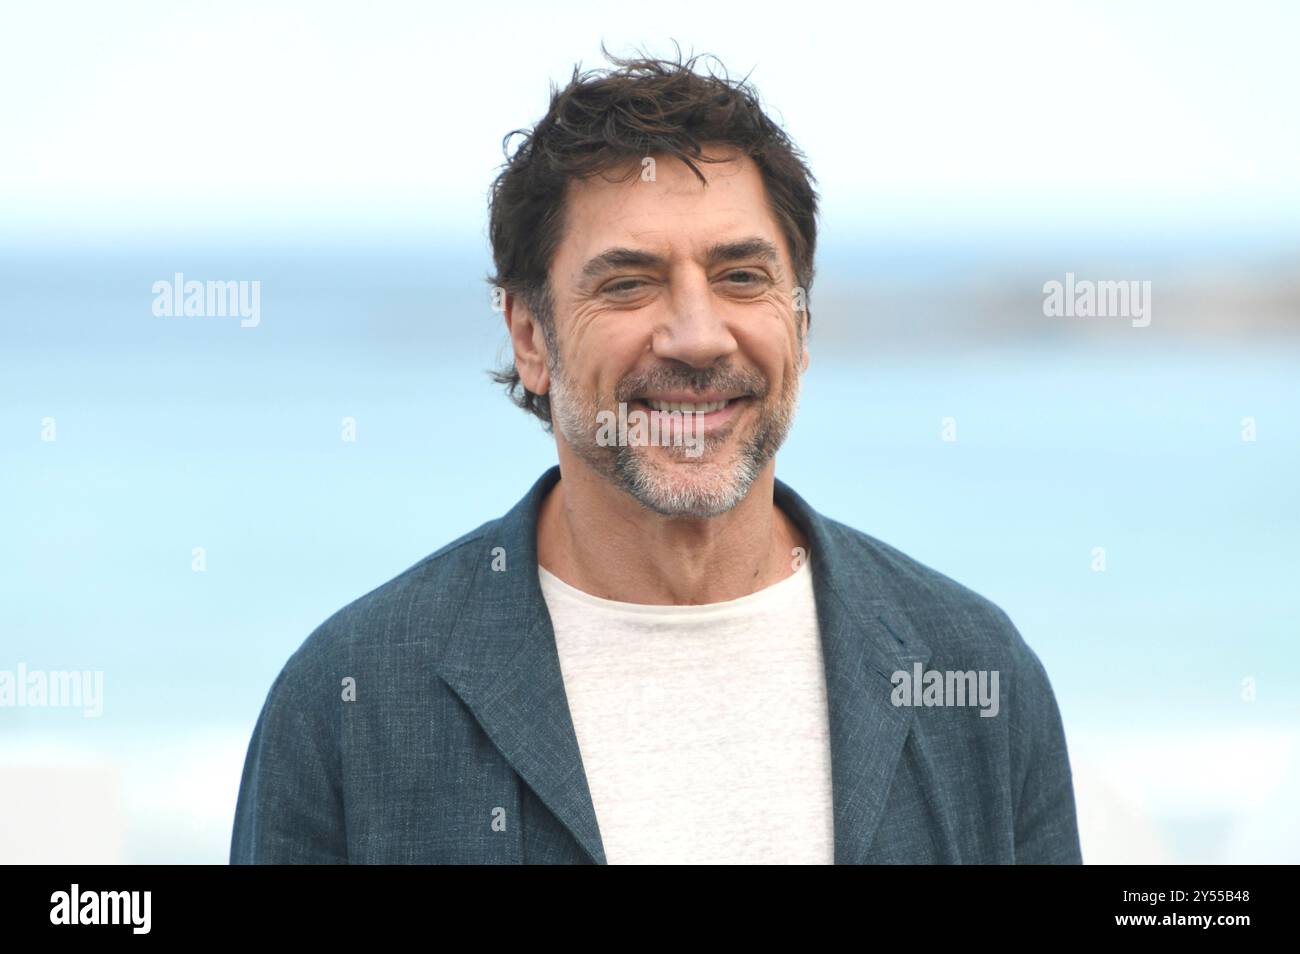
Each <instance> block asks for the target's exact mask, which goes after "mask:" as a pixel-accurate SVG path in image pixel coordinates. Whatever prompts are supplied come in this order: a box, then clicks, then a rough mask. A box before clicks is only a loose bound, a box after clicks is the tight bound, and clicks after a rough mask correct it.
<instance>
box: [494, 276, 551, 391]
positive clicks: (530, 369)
mask: <svg viewBox="0 0 1300 954" xmlns="http://www.w3.org/2000/svg"><path fill="white" fill-rule="evenodd" d="M505 314H506V330H507V331H508V332H509V333H510V344H511V345H512V347H513V348H514V352H515V370H516V371H518V372H519V380H520V381H522V382H523V385H524V387H526V388H527V389H528V390H530V391H532V392H533V393H534V394H545V393H546V392H547V391H549V390H550V389H551V373H550V364H549V363H548V361H547V353H546V335H545V333H544V332H543V331H542V326H541V325H540V324H539V323H538V321H537V319H536V318H535V317H534V315H533V313H532V312H531V311H530V310H529V308H528V306H527V305H525V304H524V302H523V300H522V299H521V298H520V297H519V296H518V295H516V294H515V293H514V292H510V293H508V294H507V295H506V309H505Z"/></svg>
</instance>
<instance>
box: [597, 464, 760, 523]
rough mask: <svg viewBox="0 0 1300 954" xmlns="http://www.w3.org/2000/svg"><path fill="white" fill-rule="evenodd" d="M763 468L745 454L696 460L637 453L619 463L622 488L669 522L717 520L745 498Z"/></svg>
mask: <svg viewBox="0 0 1300 954" xmlns="http://www.w3.org/2000/svg"><path fill="white" fill-rule="evenodd" d="M759 470H761V465H760V466H754V465H753V463H751V462H750V461H749V460H747V459H746V458H745V456H744V455H742V454H735V455H732V456H731V458H730V459H729V460H721V461H719V460H692V459H690V458H679V457H668V456H666V455H663V454H662V453H656V454H655V455H653V456H651V455H648V454H643V453H639V452H638V453H633V454H629V455H627V456H626V457H624V458H623V459H622V460H620V461H619V467H618V474H619V477H620V483H621V484H622V486H623V489H624V490H626V491H627V492H628V493H630V494H631V495H632V496H633V497H635V498H636V500H637V501H638V502H639V503H640V504H641V505H642V506H643V507H645V508H646V509H648V510H653V511H654V512H655V513H658V514H662V515H664V516H668V517H717V516H721V515H722V514H724V513H726V512H727V511H729V510H731V509H732V508H733V507H735V506H736V505H737V504H738V503H740V502H741V501H742V500H744V499H745V497H746V495H747V494H748V493H749V488H750V487H751V486H753V483H754V478H755V477H757V476H758V472H759Z"/></svg>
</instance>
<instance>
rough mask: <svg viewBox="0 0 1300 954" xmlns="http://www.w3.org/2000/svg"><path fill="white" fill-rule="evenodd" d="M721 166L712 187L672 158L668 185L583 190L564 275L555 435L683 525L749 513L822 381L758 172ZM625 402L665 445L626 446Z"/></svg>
mask: <svg viewBox="0 0 1300 954" xmlns="http://www.w3.org/2000/svg"><path fill="white" fill-rule="evenodd" d="M712 155H728V156H730V157H731V161H728V162H726V163H708V164H704V163H701V164H699V168H700V170H701V172H703V174H704V175H705V176H706V177H707V178H708V180H709V185H708V188H705V187H704V185H703V184H702V183H701V182H700V181H699V179H698V178H696V176H695V175H694V173H692V172H691V171H690V170H689V169H688V168H687V167H686V166H685V164H683V163H681V162H680V161H678V160H675V159H672V158H668V157H665V158H662V159H660V160H659V161H658V162H657V165H656V167H655V169H654V180H653V181H649V180H648V177H647V176H645V175H643V174H640V168H639V167H638V170H637V171H638V175H636V176H635V177H633V178H631V179H629V180H628V181H623V182H620V181H610V180H611V179H614V178H615V176H609V177H608V178H605V177H600V176H597V177H595V178H592V179H589V180H586V181H583V182H575V183H573V184H571V186H570V190H569V194H568V199H567V203H566V209H565V212H566V214H565V223H564V237H563V241H562V244H561V245H560V247H559V249H558V250H557V252H556V256H555V258H554V260H553V262H552V264H551V271H550V276H551V288H552V301H553V303H554V314H553V321H554V323H555V325H554V334H553V335H552V339H553V340H554V341H555V343H556V345H557V346H558V348H556V349H552V350H551V352H550V354H549V357H548V364H549V370H550V391H549V394H550V402H551V415H552V420H553V422H554V424H555V428H556V430H557V432H558V433H559V434H560V436H561V438H562V439H563V440H564V441H566V442H567V443H568V445H569V447H570V448H571V450H572V451H573V453H574V454H576V455H577V457H578V458H579V459H580V460H582V461H583V462H584V463H585V464H586V465H588V466H589V467H591V468H592V470H594V471H595V472H596V473H598V474H600V475H602V476H604V477H605V478H606V479H608V480H610V481H612V482H613V483H614V484H615V485H617V486H619V487H621V488H622V489H624V490H626V491H627V492H628V493H630V494H631V495H632V496H633V497H635V498H636V499H637V500H638V501H640V503H641V504H642V505H644V506H645V507H647V508H649V509H650V510H653V511H655V512H657V513H661V514H665V515H671V516H689V517H709V516H716V515H718V514H721V513H725V512H726V511H728V510H730V509H731V508H732V507H734V506H735V505H736V504H738V503H739V502H740V501H741V500H743V499H744V497H745V495H746V494H747V493H748V491H749V488H750V486H751V484H752V483H753V481H754V479H755V478H756V477H757V476H758V474H759V473H760V472H761V471H762V469H763V468H764V467H765V466H766V465H767V464H768V462H769V461H771V460H772V458H773V456H774V455H775V453H776V451H777V448H779V447H780V446H781V443H782V442H783V441H784V440H785V436H786V434H787V432H788V430H789V427H790V424H791V421H792V420H793V417H794V412H795V407H796V405H797V403H798V396H799V379H800V375H801V373H802V371H803V370H804V368H806V367H807V354H806V351H805V350H804V347H803V338H804V331H805V325H804V319H805V314H806V312H802V311H801V312H796V311H795V309H794V304H793V291H794V272H793V265H792V262H791V260H790V256H789V251H788V249H787V248H786V245H785V241H784V239H783V237H782V235H781V231H780V228H779V226H778V225H777V222H776V219H775V218H774V217H773V215H772V213H771V212H770V211H769V209H768V204H767V197H766V193H765V189H764V186H763V181H762V177H761V176H760V174H759V171H758V168H757V167H756V166H755V165H754V163H753V162H752V161H751V160H750V159H749V158H748V157H745V156H743V155H741V154H739V153H735V152H727V151H718V152H713V153H712ZM622 171H624V170H622V169H619V170H615V172H617V173H621V172H622ZM557 352H558V353H557ZM620 403H622V404H625V405H626V411H625V415H626V417H628V418H630V419H631V420H633V421H635V420H637V418H638V417H639V416H640V415H644V416H643V417H641V418H640V419H641V421H642V423H643V424H646V425H648V426H647V427H646V429H645V430H644V431H642V432H641V433H642V434H643V435H644V434H646V433H649V434H656V433H657V434H658V435H660V436H659V439H658V440H657V441H656V442H654V443H650V442H647V441H644V440H641V441H637V440H635V439H634V440H632V441H630V442H628V443H623V444H620V443H618V442H617V441H616V442H613V443H611V442H610V441H609V439H608V438H609V433H610V431H609V429H608V427H606V428H605V429H604V430H603V432H602V426H601V425H602V421H603V422H604V423H605V424H606V425H608V422H609V421H610V420H611V417H612V418H614V419H617V418H618V415H619V405H620ZM682 404H685V405H686V407H684V408H683V407H681V405H682ZM701 410H703V411H704V412H705V413H703V415H701V414H700V413H699V412H700V411H701ZM674 411H677V412H678V413H676V414H674V413H672V412H674ZM601 412H606V414H604V415H602V413H601ZM682 412H685V413H682ZM683 427H684V428H686V430H685V432H683V433H678V431H679V430H680V429H681V428H683ZM602 434H603V436H602ZM632 436H633V437H635V433H633V435H632Z"/></svg>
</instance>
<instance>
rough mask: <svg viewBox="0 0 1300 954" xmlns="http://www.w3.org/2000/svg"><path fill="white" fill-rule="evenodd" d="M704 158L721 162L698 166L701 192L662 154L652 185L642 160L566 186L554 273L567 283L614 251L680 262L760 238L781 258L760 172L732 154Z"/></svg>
mask: <svg viewBox="0 0 1300 954" xmlns="http://www.w3.org/2000/svg"><path fill="white" fill-rule="evenodd" d="M705 155H706V156H708V157H711V158H712V157H716V158H723V159H725V160H726V161H723V162H701V161H698V160H697V161H696V167H697V168H698V169H699V170H700V172H701V173H702V174H703V176H704V177H705V179H706V180H707V181H708V186H707V188H706V187H705V185H704V183H702V182H700V180H699V178H698V177H697V176H696V175H695V173H693V172H692V171H691V170H690V169H689V168H687V166H686V164H685V163H684V162H682V161H681V160H679V159H677V158H675V157H672V156H666V155H665V156H655V157H654V159H655V162H654V166H653V170H654V179H653V180H649V179H647V178H646V177H645V175H644V174H643V171H642V170H643V168H644V166H643V165H642V163H641V162H640V161H636V160H630V161H628V162H626V163H623V164H621V165H619V166H616V167H614V168H612V169H611V170H609V171H607V172H605V173H603V174H600V175H596V176H592V177H590V178H588V179H582V180H574V181H572V182H570V184H569V188H568V192H567V195H566V199H565V211H564V235H563V238H562V240H561V242H560V246H559V248H558V249H557V250H556V258H555V263H554V264H555V266H556V270H557V271H559V272H560V273H561V274H563V275H566V276H568V277H570V278H572V277H574V276H575V275H576V270H577V269H579V268H580V267H581V265H582V263H583V262H584V261H586V260H587V259H588V258H589V257H591V256H593V255H596V254H598V253H599V252H601V251H602V250H603V249H605V248H607V247H609V246H614V245H618V246H628V247H634V248H644V249H646V250H653V251H658V252H661V253H664V254H667V255H670V256H682V255H692V254H696V253H699V252H702V251H703V250H705V249H706V248H709V247H712V246H714V245H716V244H717V243H718V242H720V241H726V240H729V239H735V238H741V237H752V236H758V237H762V238H766V239H768V240H769V241H771V242H772V244H773V245H775V246H776V247H777V248H778V249H781V250H782V253H783V254H784V253H785V250H786V247H785V242H784V241H783V240H782V235H781V231H780V227H779V225H778V223H777V220H776V217H775V216H774V215H773V214H772V211H771V209H770V207H769V204H768V196H767V189H766V187H765V186H764V184H763V177H762V174H761V173H760V172H759V169H758V166H757V165H756V164H755V163H754V161H753V160H752V159H750V158H749V157H748V156H746V155H744V154H743V153H740V152H738V151H735V150H727V149H710V150H706V151H705Z"/></svg>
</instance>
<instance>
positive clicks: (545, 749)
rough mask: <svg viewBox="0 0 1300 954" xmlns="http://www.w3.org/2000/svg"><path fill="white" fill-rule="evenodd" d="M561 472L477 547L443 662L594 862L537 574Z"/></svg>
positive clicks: (587, 809)
mask: <svg viewBox="0 0 1300 954" xmlns="http://www.w3.org/2000/svg"><path fill="white" fill-rule="evenodd" d="M559 476H560V471H559V468H558V467H553V468H551V469H550V470H548V471H547V472H546V473H545V474H543V475H542V477H541V478H540V479H539V480H538V481H537V483H536V484H534V485H533V489H532V490H531V491H530V492H529V493H528V495H527V496H526V497H524V499H523V500H521V501H520V502H519V503H518V504H516V505H515V507H514V508H513V509H512V510H511V511H510V512H509V513H507V514H506V515H505V516H504V517H503V518H502V519H501V520H500V521H498V522H497V523H496V524H495V525H494V526H493V528H492V529H491V530H490V531H489V532H488V533H487V535H486V536H484V537H480V538H479V539H478V540H476V541H474V542H473V543H472V544H470V545H471V546H480V547H482V549H483V554H482V558H481V559H480V560H479V561H478V563H477V564H476V569H475V571H474V579H473V581H472V583H471V585H470V589H469V593H470V596H469V598H468V599H467V600H466V601H465V604H464V607H463V608H462V610H461V614H460V616H459V618H458V619H457V621H456V624H455V626H454V630H453V633H452V638H451V639H450V640H449V641H448V643H447V647H446V650H445V651H444V653H443V656H442V658H441V659H440V660H439V663H438V669H439V672H440V673H441V675H442V678H443V680H444V681H445V682H446V683H447V684H448V685H449V686H451V688H452V689H453V690H454V691H455V692H456V694H457V695H458V696H459V697H460V699H461V701H462V702H464V703H465V705H466V706H468V707H469V709H470V711H471V712H472V713H473V714H474V717H475V718H476V719H477V720H478V721H479V724H480V725H481V726H482V727H483V731H484V732H486V733H487V735H488V737H489V738H490V739H491V740H492V742H493V743H494V744H495V745H496V747H497V748H498V749H499V750H500V751H501V754H502V756H504V757H505V759H506V760H507V761H508V762H509V763H510V765H511V766H512V767H513V768H514V770H515V771H516V772H518V773H519V776H520V777H521V778H522V779H523V780H524V782H525V783H526V784H527V785H528V786H529V787H530V788H531V789H532V790H533V792H534V793H536V795H537V797H538V798H539V799H541V801H542V802H543V804H545V805H546V807H547V808H548V809H550V811H551V813H552V814H554V815H555V817H556V818H557V819H559V821H560V823H561V824H563V825H564V826H565V827H566V828H567V829H568V830H569V831H570V833H572V835H573V837H574V838H575V839H577V841H578V844H579V845H581V846H582V849H583V850H584V851H585V852H586V853H587V854H588V856H590V858H591V860H592V861H593V862H595V863H596V864H605V849H604V846H603V845H602V843H601V840H600V831H599V828H598V826H597V824H596V811H595V807H594V806H593V804H592V800H591V791H590V789H589V788H588V786H587V776H586V773H585V772H584V771H583V768H582V755H581V753H580V752H579V749H578V737H577V733H576V732H575V731H574V728H573V719H572V717H571V716H570V714H569V703H568V699H567V697H566V696H565V692H564V677H563V673H562V672H561V670H560V660H559V654H558V653H557V651H556V648H555V632H554V630H553V629H552V628H551V620H550V615H549V614H548V613H547V611H546V602H545V599H544V597H543V596H542V591H541V585H540V584H539V583H538V580H537V540H536V527H537V514H538V510H539V509H540V506H541V502H542V499H543V498H544V497H545V496H546V494H547V492H548V491H549V490H550V489H551V488H552V487H553V486H554V485H555V483H556V481H558V480H559ZM497 547H500V548H501V549H500V550H499V551H497V550H496V548H497ZM502 558H504V561H505V568H504V570H494V569H493V561H494V560H496V561H497V562H498V565H500V562H499V561H500V559H502Z"/></svg>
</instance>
